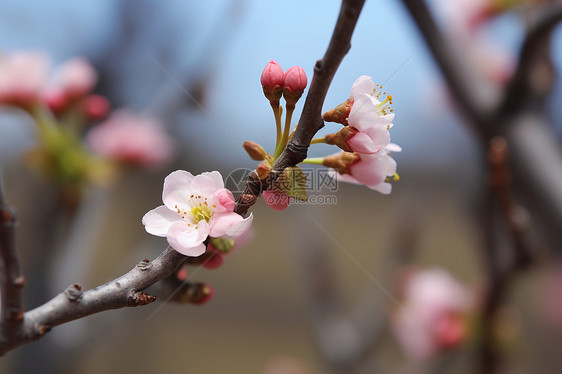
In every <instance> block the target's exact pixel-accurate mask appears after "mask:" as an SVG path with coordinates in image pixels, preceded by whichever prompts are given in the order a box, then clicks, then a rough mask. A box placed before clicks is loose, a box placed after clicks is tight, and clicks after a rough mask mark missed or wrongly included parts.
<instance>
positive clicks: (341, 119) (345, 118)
mask: <svg viewBox="0 0 562 374" xmlns="http://www.w3.org/2000/svg"><path fill="white" fill-rule="evenodd" d="M260 81H261V85H262V88H263V92H264V94H265V96H266V98H267V99H268V100H269V101H270V104H271V107H272V108H273V113H274V116H275V121H276V125H277V141H276V147H275V151H274V152H273V155H271V154H269V153H267V152H266V151H265V150H264V148H263V147H262V146H260V145H259V144H257V143H254V142H245V143H244V148H245V149H246V151H247V152H248V154H249V155H250V157H251V158H252V159H254V160H257V161H262V162H261V163H260V165H259V166H258V167H257V169H256V172H257V175H258V176H259V178H260V179H264V180H265V179H266V178H268V177H269V175H270V172H271V167H272V165H273V163H274V162H275V160H276V159H277V158H278V157H279V156H280V154H281V153H282V151H283V150H284V149H285V147H286V146H287V143H288V140H289V139H290V137H291V136H292V134H293V132H294V130H293V132H291V129H290V128H291V123H290V121H291V116H292V113H293V110H294V106H295V103H296V101H297V100H298V98H300V96H301V95H302V93H303V91H304V89H305V87H306V84H307V79H306V74H305V73H304V70H303V69H302V68H300V67H299V66H293V67H292V68H290V69H288V70H287V71H286V72H283V69H282V68H281V66H280V65H279V64H278V63H277V62H275V61H273V60H272V61H270V62H269V63H268V64H267V65H266V67H265V69H264V70H263V72H262V75H261V79H260ZM281 97H283V98H284V99H285V101H286V102H287V105H286V118H285V127H284V129H283V131H281V115H282V110H281V107H280V106H279V100H280V98H281ZM392 99H393V98H392V96H391V95H386V92H384V91H383V87H382V86H379V85H377V84H375V83H374V82H373V81H372V79H371V77H369V76H366V75H364V76H361V77H359V78H358V79H357V80H356V81H355V83H354V84H353V86H352V88H351V93H350V96H349V98H348V99H347V100H346V101H345V102H343V103H342V104H340V105H338V106H337V107H336V108H334V109H332V110H330V111H328V112H326V113H325V114H324V115H323V119H324V120H325V121H326V122H335V123H339V124H341V125H342V126H343V127H342V128H341V129H340V130H339V131H338V132H336V133H332V134H327V135H325V136H324V137H321V138H316V139H313V140H312V142H311V144H318V143H325V144H330V145H335V146H337V147H339V148H340V149H341V152H339V153H336V154H332V155H329V156H326V157H319V158H307V159H305V160H304V161H303V162H302V163H303V164H317V165H323V166H325V167H328V168H329V169H330V170H331V175H332V176H333V177H334V178H337V179H338V180H339V181H342V182H349V183H354V184H363V185H365V186H367V187H368V188H370V189H373V190H375V191H378V192H380V193H383V194H389V193H390V192H391V191H392V185H391V184H390V183H389V181H390V180H391V179H394V180H398V174H397V173H396V162H395V161H394V159H393V158H392V157H391V156H390V153H391V152H398V151H400V150H401V148H400V147H399V146H398V145H396V144H393V143H391V142H390V129H391V128H392V126H393V123H392V121H393V120H394V113H393V109H392V108H391V107H390V106H391V104H392ZM287 169H289V171H287ZM287 169H286V170H285V171H284V172H283V174H282V175H281V177H280V178H277V180H276V181H275V182H274V183H273V185H272V186H271V187H270V188H269V189H268V190H266V191H264V192H263V197H264V199H265V201H266V203H267V204H268V205H269V206H270V207H272V208H273V209H276V210H283V209H285V208H287V207H288V205H289V203H290V201H291V198H293V199H298V200H305V199H306V189H305V187H304V186H305V184H306V183H305V182H303V180H305V177H304V173H302V170H300V169H299V168H298V167H294V168H287Z"/></svg>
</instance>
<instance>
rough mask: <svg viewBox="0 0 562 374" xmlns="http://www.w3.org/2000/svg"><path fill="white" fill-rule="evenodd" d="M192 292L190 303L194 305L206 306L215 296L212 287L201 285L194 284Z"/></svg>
mask: <svg viewBox="0 0 562 374" xmlns="http://www.w3.org/2000/svg"><path fill="white" fill-rule="evenodd" d="M192 292H193V293H192V294H191V300H190V302H191V303H192V304H195V305H203V304H206V303H207V302H209V300H211V299H212V298H213V295H214V294H215V290H214V289H213V287H211V286H209V285H208V284H203V283H196V284H194V285H193V289H192Z"/></svg>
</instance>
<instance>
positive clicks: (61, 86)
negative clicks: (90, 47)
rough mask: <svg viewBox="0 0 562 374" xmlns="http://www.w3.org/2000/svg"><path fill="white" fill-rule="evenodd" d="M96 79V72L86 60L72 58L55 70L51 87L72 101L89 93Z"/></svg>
mask: <svg viewBox="0 0 562 374" xmlns="http://www.w3.org/2000/svg"><path fill="white" fill-rule="evenodd" d="M97 81H98V74H97V73H96V71H95V70H94V68H93V66H92V65H91V64H90V63H89V62H88V60H86V59H84V58H73V59H71V60H68V61H66V62H65V63H64V64H63V65H62V66H61V67H60V68H59V69H58V70H57V71H56V72H55V76H54V87H53V89H55V90H57V91H59V92H61V93H62V94H63V95H64V96H65V97H66V98H67V99H68V100H70V101H72V100H76V99H78V98H82V97H84V96H86V95H87V94H89V93H90V92H91V91H92V89H93V88H94V86H95V84H96V83H97Z"/></svg>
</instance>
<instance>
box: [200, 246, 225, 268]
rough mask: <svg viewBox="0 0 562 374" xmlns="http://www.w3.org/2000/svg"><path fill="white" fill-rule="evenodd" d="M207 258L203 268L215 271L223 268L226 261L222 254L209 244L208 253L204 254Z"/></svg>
mask: <svg viewBox="0 0 562 374" xmlns="http://www.w3.org/2000/svg"><path fill="white" fill-rule="evenodd" d="M204 256H205V257H206V259H205V261H204V262H203V267H204V268H205V269H209V270H213V269H218V268H220V267H221V266H222V264H223V262H224V260H223V258H222V253H220V252H219V251H218V249H216V248H215V247H214V246H213V245H212V244H210V243H209V245H208V246H207V252H206V253H205V254H204Z"/></svg>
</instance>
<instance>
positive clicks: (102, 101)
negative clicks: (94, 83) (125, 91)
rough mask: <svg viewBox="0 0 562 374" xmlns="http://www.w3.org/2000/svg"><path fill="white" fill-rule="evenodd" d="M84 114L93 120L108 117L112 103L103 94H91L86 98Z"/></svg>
mask: <svg viewBox="0 0 562 374" xmlns="http://www.w3.org/2000/svg"><path fill="white" fill-rule="evenodd" d="M83 106H84V114H85V115H86V117H88V118H89V119H91V120H94V121H99V120H102V119H104V118H105V117H107V115H108V114H109V109H110V108H111V105H110V104H109V100H107V99H106V98H105V97H104V96H102V95H89V96H86V98H85V99H84V103H83Z"/></svg>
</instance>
